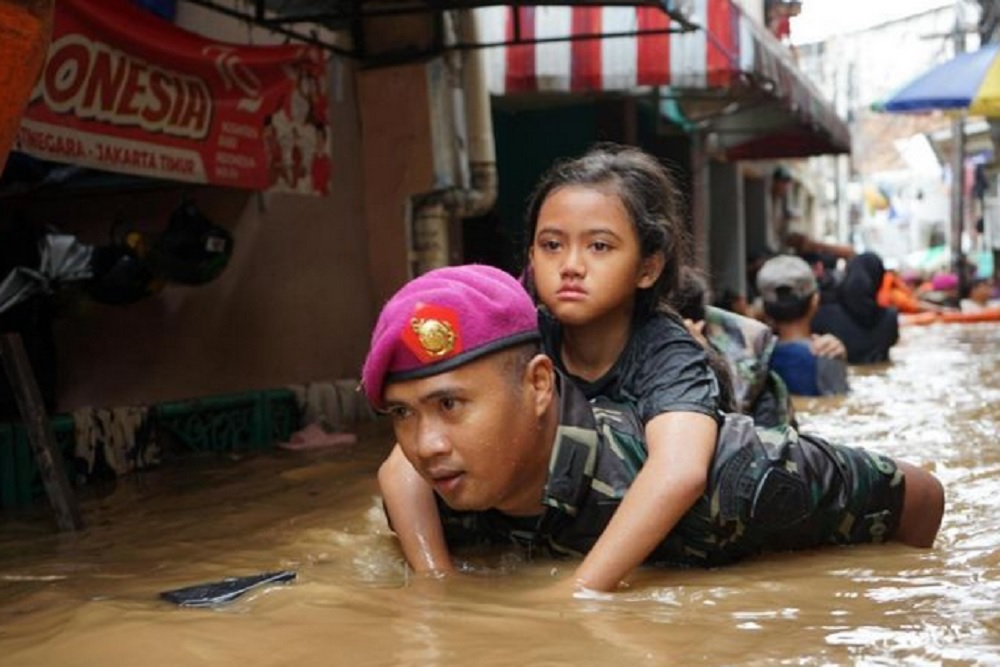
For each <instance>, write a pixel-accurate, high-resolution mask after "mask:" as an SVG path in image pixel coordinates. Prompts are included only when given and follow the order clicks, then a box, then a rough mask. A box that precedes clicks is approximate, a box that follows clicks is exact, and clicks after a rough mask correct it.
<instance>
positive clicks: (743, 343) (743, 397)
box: [705, 306, 795, 426]
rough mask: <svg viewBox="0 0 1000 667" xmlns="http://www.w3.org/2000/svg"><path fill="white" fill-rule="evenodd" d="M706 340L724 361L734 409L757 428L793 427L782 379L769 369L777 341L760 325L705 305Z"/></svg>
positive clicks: (790, 409)
mask: <svg viewBox="0 0 1000 667" xmlns="http://www.w3.org/2000/svg"><path fill="white" fill-rule="evenodd" d="M705 337H706V338H708V342H709V343H710V344H711V345H712V347H714V348H715V349H716V350H718V351H719V352H720V353H721V354H722V355H723V357H724V358H725V360H726V362H727V364H728V366H729V375H730V379H731V381H732V384H733V398H734V399H735V402H736V408H737V409H738V410H739V411H740V412H742V413H743V414H745V415H750V416H751V417H753V420H754V423H755V424H757V425H758V426H794V425H795V413H794V410H793V409H792V400H791V396H790V394H789V392H788V389H787V387H786V386H785V383H784V381H783V380H782V379H781V377H780V376H779V375H778V374H777V373H775V372H774V371H772V370H771V356H772V355H773V354H774V346H775V345H776V344H777V342H778V339H777V338H775V336H774V333H773V332H772V331H771V329H770V328H769V327H768V326H767V325H766V324H764V323H763V322H758V321H757V320H755V319H753V318H750V317H744V316H742V315H739V314H737V313H733V312H730V311H728V310H723V309H721V308H715V307H713V306H708V307H707V308H705Z"/></svg>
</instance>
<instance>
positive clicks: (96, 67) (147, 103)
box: [14, 0, 331, 194]
mask: <svg viewBox="0 0 1000 667" xmlns="http://www.w3.org/2000/svg"><path fill="white" fill-rule="evenodd" d="M326 89H327V80H326V61H325V58H324V56H323V54H322V52H320V51H318V50H317V49H314V48H310V47H304V46H292V45H284V46H261V47H256V46H239V45H234V44H227V43H223V42H215V41H212V40H209V39H205V38H203V37H200V36H198V35H195V34H193V33H190V32H187V31H185V30H182V29H180V28H178V27H176V26H175V25H173V24H172V23H169V22H167V21H164V20H162V19H159V18H157V17H155V16H153V15H152V14H150V13H149V12H146V11H143V10H142V9H139V8H137V7H135V6H134V5H133V4H132V3H131V2H129V1H128V0H59V3H58V5H57V11H56V16H55V22H54V25H53V33H52V42H51V45H50V47H49V53H48V59H47V62H46V64H45V68H44V70H43V73H42V76H41V78H40V80H39V83H38V85H37V86H36V87H35V91H34V94H33V97H32V100H31V102H30V104H29V106H28V108H27V110H26V111H25V114H24V118H23V120H22V122H21V128H20V130H19V132H18V137H17V140H16V142H15V146H14V148H15V150H20V151H23V152H25V153H28V154H30V155H33V156H35V157H38V158H42V159H47V160H56V161H61V162H69V163H73V164H79V165H84V166H88V167H95V168H98V169H106V170H108V171H117V172H124V173H129V174H138V175H142V176H150V177H154V178H164V179H172V180H178V181H189V182H194V183H212V184H216V185H225V186H231V187H238V188H251V189H256V190H265V189H270V190H278V191H286V192H299V193H303V194H322V193H325V192H327V191H328V189H329V179H330V173H331V164H330V151H329V128H328V120H327V94H326Z"/></svg>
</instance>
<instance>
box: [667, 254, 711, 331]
mask: <svg viewBox="0 0 1000 667" xmlns="http://www.w3.org/2000/svg"><path fill="white" fill-rule="evenodd" d="M710 292H711V290H710V289H709V287H708V278H707V277H706V276H705V274H704V272H702V271H701V270H699V269H697V268H695V267H694V266H691V265H689V264H688V265H685V266H682V267H681V274H680V283H679V284H678V286H677V291H676V292H675V294H674V299H673V302H672V304H671V305H673V307H674V310H676V311H677V314H678V315H680V316H681V317H683V318H684V319H687V320H693V321H695V322H698V321H700V320H703V319H705V308H706V307H707V306H708V303H709V294H710Z"/></svg>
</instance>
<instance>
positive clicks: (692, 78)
mask: <svg viewBox="0 0 1000 667" xmlns="http://www.w3.org/2000/svg"><path fill="white" fill-rule="evenodd" d="M689 7H690V8H691V10H690V14H689V18H690V20H691V21H692V22H693V23H694V24H696V25H698V26H700V28H699V29H698V30H694V31H691V32H683V33H679V32H675V33H664V34H656V35H642V36H635V35H633V36H628V37H603V38H595V39H576V40H566V39H565V38H567V37H571V36H574V35H576V36H579V35H603V34H609V33H630V32H639V31H646V30H664V29H667V28H669V27H670V24H671V19H670V17H669V16H667V14H666V13H664V12H663V11H661V10H659V9H657V8H654V7H623V6H620V7H598V6H586V7H581V6H558V7H557V6H537V7H517V8H514V7H508V6H504V7H486V8H481V9H477V10H475V11H477V12H478V13H479V25H480V29H481V31H482V33H483V34H482V35H481V37H482V39H483V42H485V43H493V44H497V43H503V42H510V41H512V40H514V38H515V36H519V37H520V38H521V40H524V41H528V42H530V41H532V40H542V41H538V42H536V43H528V44H516V45H512V46H497V47H491V48H488V49H486V54H487V64H488V77H489V88H490V92H491V93H493V94H494V95H518V94H523V93H560V92H561V93H587V92H613V91H614V92H630V91H632V92H638V91H642V90H644V89H648V88H649V87H653V86H671V87H673V88H675V89H719V88H726V87H729V86H731V85H736V84H741V85H744V86H745V85H747V84H749V85H750V86H752V87H756V88H757V89H758V90H759V91H762V92H764V93H766V94H767V95H769V96H770V97H772V98H774V99H777V100H781V102H782V106H783V108H784V109H785V110H786V111H788V112H790V113H791V114H793V115H794V116H796V117H797V118H798V119H799V120H800V122H802V123H803V125H802V128H803V130H805V132H806V133H809V132H812V131H813V130H821V131H822V132H823V133H824V134H827V135H829V136H830V137H832V138H833V140H834V144H835V145H836V146H838V147H839V149H840V150H843V149H845V148H846V147H848V146H849V145H850V136H849V132H848V129H847V126H846V125H845V124H844V122H843V121H842V120H840V118H839V117H838V116H837V114H836V112H835V111H834V109H833V108H832V107H831V106H830V105H829V104H828V103H827V102H826V101H825V100H824V99H823V97H822V95H821V94H820V93H819V91H818V90H817V89H816V87H815V86H814V85H813V84H812V83H811V82H810V81H809V80H808V79H806V78H805V77H804V76H803V75H802V73H801V72H800V71H799V69H798V67H797V66H796V65H795V63H794V62H793V61H792V58H791V54H790V53H789V51H788V49H786V48H785V47H784V46H782V45H781V44H780V43H778V41H777V40H776V39H775V38H774V37H773V36H772V35H771V34H770V33H768V32H767V30H766V29H764V27H763V26H760V25H758V24H757V23H756V22H755V21H754V20H753V19H750V18H749V17H747V16H746V15H744V13H743V11H742V10H741V9H740V8H739V7H738V6H737V5H736V4H735V3H733V1H732V0H691V2H690V3H689ZM515 12H516V15H515ZM515 16H516V17H517V22H515ZM515 25H517V28H518V30H519V35H517V34H516V31H515ZM558 38H563V41H544V40H548V39H558ZM810 128H812V129H810Z"/></svg>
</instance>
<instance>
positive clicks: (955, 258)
mask: <svg viewBox="0 0 1000 667" xmlns="http://www.w3.org/2000/svg"><path fill="white" fill-rule="evenodd" d="M952 36H953V38H954V41H955V55H956V56H957V55H958V54H960V53H964V52H965V31H964V26H963V25H962V7H961V2H956V3H955V30H954V32H953V33H952ZM951 142H952V147H953V150H952V165H951V170H952V178H951V270H952V271H953V272H954V274H955V275H956V276H957V277H958V292H959V294H965V288H966V276H965V255H964V253H963V252H962V232H963V231H964V230H965V113H964V112H963V113H962V114H961V115H959V116H957V117H956V118H955V120H953V121H952V123H951Z"/></svg>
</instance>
